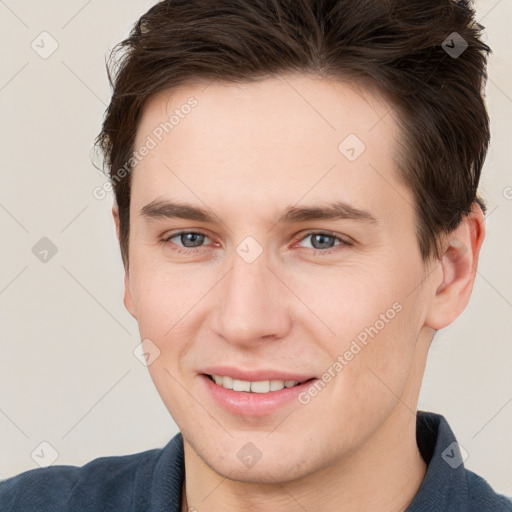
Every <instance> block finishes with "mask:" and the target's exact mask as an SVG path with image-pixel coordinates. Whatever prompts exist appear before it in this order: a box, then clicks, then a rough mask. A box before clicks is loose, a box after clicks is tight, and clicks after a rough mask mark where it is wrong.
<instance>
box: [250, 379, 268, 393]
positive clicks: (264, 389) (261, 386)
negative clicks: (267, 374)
mask: <svg viewBox="0 0 512 512" xmlns="http://www.w3.org/2000/svg"><path fill="white" fill-rule="evenodd" d="M251 391H252V392H253V393H268V392H269V391H270V381H269V380H262V381H259V382H251Z"/></svg>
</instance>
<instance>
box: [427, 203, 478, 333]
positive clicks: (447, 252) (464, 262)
mask: <svg viewBox="0 0 512 512" xmlns="http://www.w3.org/2000/svg"><path fill="white" fill-rule="evenodd" d="M484 238H485V219H484V216H483V212H482V210H481V208H480V206H479V205H478V204H477V203H474V204H473V208H472V211H471V213H470V214H469V215H468V216H464V217H463V219H462V221H461V223H460V224H459V226H458V227H457V228H456V229H455V230H454V231H452V232H451V233H450V234H449V235H447V236H446V239H445V241H444V246H443V251H442V256H441V258H440V259H439V261H438V264H439V265H440V268H441V270H442V280H441V282H437V283H433V289H432V293H431V296H430V305H429V310H428V312H427V317H426V320H425V325H427V326H429V327H431V328H432V329H435V330H438V329H442V328H444V327H446V326H448V325H450V324H451V323H452V322H453V321H454V320H455V319H456V318H457V317H458V316H459V315H460V314H461V313H462V312H463V311H464V309H465V308H466V306H467V304H468V302H469V299H470V297H471V292H472V290H473V284H474V282H475V277H476V270H477V265H478V257H479V253H480V248H481V246H482V243H483V241H484Z"/></svg>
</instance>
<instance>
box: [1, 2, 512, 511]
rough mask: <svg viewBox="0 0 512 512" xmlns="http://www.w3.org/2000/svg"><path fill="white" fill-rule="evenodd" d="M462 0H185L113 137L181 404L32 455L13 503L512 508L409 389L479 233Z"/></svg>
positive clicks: (474, 57)
mask: <svg viewBox="0 0 512 512" xmlns="http://www.w3.org/2000/svg"><path fill="white" fill-rule="evenodd" d="M473 22H474V13H473V11H472V10H471V8H470V7H469V6H468V5H467V3H466V2H458V3H454V2H451V1H448V0H437V1H434V2H422V1H421V2H420V1H412V2H411V1H401V0H399V1H392V2H387V3H384V2H380V1H378V0H364V1H360V0H359V1H351V0H338V1H335V0H331V1H329V0H294V1H291V0H266V1H264V0H257V1H254V0H253V1H251V2H249V1H248V0H217V1H215V2H202V1H200V0H187V1H186V2H185V1H178V0H169V1H163V2H160V3H159V4H158V5H155V6H154V7H153V8H152V9H150V11H149V12H148V13H147V14H145V15H144V16H143V17H142V18H141V19H140V20H139V22H138V23H137V24H136V26H135V28H134V29H133V31H132V33H131V35H130V37H129V38H128V39H127V40H126V41H124V42H123V43H122V45H121V48H122V49H124V50H125V52H124V55H123V57H122V59H121V60H120V61H119V63H118V67H117V68H116V72H115V74H114V76H113V85H114V92H113V97H112V101H111V103H110V105H109V107H108V111H107V113H106V118H105V121H104V125H103V129H102V132H101V134H100V136H99V138H98V142H99V144H100V146H101V147H102V149H103V150H104V152H105V157H106V159H105V160H106V164H107V166H108V168H109V172H110V177H111V181H112V184H113V186H114V192H115V196H116V203H115V206H114V209H113V216H114V221H115V224H116V228H117V233H118V238H119V242H120V246H121V253H122V256H123V262H124V265H125V271H126V272H125V298H124V302H125V305H126V307H127V309H128V311H129V312H130V313H131V314H132V315H133V316H134V318H136V320H137V322H138V325H139V329H140V334H141V339H142V340H143V341H142V344H143V347H144V349H145V353H146V357H147V359H148V363H149V366H148V367H149V371H150V374H151V377H152V379H153V381H154V383H155V385H156V388H157V390H158V392H159V394H160V396H161V398H162V400H163V401H164V403H165V405H166V406H167V408H168V410H169V412H170V414H171V415H172V417H173V418H174V420H175V422H176V424H177V425H178V426H179V428H180V434H178V435H177V436H176V437H175V438H173V439H172V440H171V441H170V443H169V444H168V445H167V446H166V447H165V448H164V449H163V450H151V451H148V452H143V453H140V454H135V455H129V456H124V457H109V458H101V459H96V460H94V461H92V462H90V463H89V464H87V465H85V466H84V467H82V468H74V467H66V466H55V467H51V468H48V469H44V470H43V469H39V470H33V471H30V472H26V473H23V474H21V475H19V476H17V477H14V478H11V479H9V480H7V481H4V482H2V483H1V484H0V510H2V512H3V511H21V510H38V511H50V510H52V511H64V510H81V511H83V510H88V511H89V510H90V511H92V510H116V511H117V510H123V511H124V510H130V511H142V510H148V511H152V512H156V511H162V512H163V511H167V512H169V511H177V512H179V511H182V512H183V511H187V510H189V511H198V512H202V511H208V512H218V511H223V512H231V511H241V510H243V511H245V510H248V511H266V512H267V511H284V512H287V511H298V510H307V511H323V512H334V511H358V512H359V511H383V512H387V511H389V512H394V511H409V512H413V511H414V512H419V511H445V510H446V511H450V512H453V511H475V512H476V511H479V512H480V511H493V512H496V511H498V512H499V511H510V510H511V509H512V504H511V501H510V499H509V498H506V497H505V496H501V495H499V494H497V493H495V492H494V491H493V490H492V488H491V487H490V486H489V485H488V484H487V483H486V482H485V480H484V479H483V478H481V477H479V476H477V475H476V474H474V473H472V472H471V471H468V470H466V469H465V468H464V464H463V461H462V459H463V457H462V454H461V451H460V449H459V446H458V444H457V442H456V439H455V437H454V435H453V432H452V431H451V429H450V427H449V426H448V424H447V422H446V420H445V418H444V417H442V416H440V415H437V414H434V413H427V412H424V411H417V401H418V395H419V391H420V386H421V380H422V376H423V371H424V367H425V363H426V359H427V354H428V350H429V346H430V343H431V341H432V338H433V336H434V334H435V332H436V331H437V330H439V329H442V328H444V327H446V326H448V325H450V324H451V323H452V322H453V321H454V320H455V319H456V318H457V317H458V316H459V315H460V314H461V313H462V311H463V310H464V308H465V307H466V305H467V303H468V301H469V298H470V295H471V291H472V287H473V283H474V279H475V273H476V268H477V264H478V256H479V251H480V248H481V246H482V243H483V240H484V236H485V224H484V216H483V212H484V211H485V206H484V203H483V201H482V200H481V199H480V198H479V197H478V195H477V187H478V182H479V177H480V171H481V168H482V164H483V161H484V158H485V154H486V150H487V146H488V143H489V126H488V118H487V113H486V108H485V104H484V101H483V98H482V91H483V85H484V81H485V67H486V55H487V52H488V51H489V48H488V47H487V46H486V45H485V44H484V43H482V41H481V40H480V38H479V37H480V29H481V27H480V26H478V25H476V24H474V23H473Z"/></svg>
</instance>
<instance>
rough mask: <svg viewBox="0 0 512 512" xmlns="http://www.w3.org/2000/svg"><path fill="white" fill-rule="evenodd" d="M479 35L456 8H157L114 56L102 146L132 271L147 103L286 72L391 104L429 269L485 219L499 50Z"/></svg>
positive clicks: (348, 1)
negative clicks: (446, 237)
mask: <svg viewBox="0 0 512 512" xmlns="http://www.w3.org/2000/svg"><path fill="white" fill-rule="evenodd" d="M482 29H483V27H482V26H481V25H480V24H478V23H476V21H475V13H474V11H473V9H472V8H471V7H470V5H469V3H468V2H466V1H452V0H430V1H428V2H425V1H424V0H387V1H384V0H214V1H204V0H164V1H162V2H159V3H158V4H156V5H155V6H153V7H152V8H151V9H150V10H149V11H148V12H147V13H146V14H144V15H143V16H142V17H141V18H140V19H139V20H138V21H137V23H136V24H135V26H134V27H133V29H132V31H131V33H130V35H129V37H128V38H127V39H126V40H124V41H122V42H121V43H119V44H118V45H117V47H116V48H115V49H114V50H113V52H112V54H111V56H110V60H109V63H108V65H107V71H108V76H109V80H110V83H111V85H112V88H113V95H112V99H111V102H110V105H109V106H108V108H107V111H106V114H105V119H104V122H103V126H102V131H101V133H100V134H99V135H98V137H97V139H96V144H97V145H99V147H100V149H101V150H102V151H103V154H104V157H105V159H104V165H106V166H107V168H108V172H109V175H110V179H111V181H112V184H113V189H114V193H115V198H116V202H117V205H118V208H119V218H120V246H121V254H122V257H123V263H124V265H125V267H126V269H128V240H129V231H130V214H129V208H130V186H131V174H132V173H131V172H126V164H127V162H130V158H131V156H132V154H133V151H134V141H135V136H136V131H137V126H138V121H139V119H140V117H141V113H142V110H143V108H144V105H145V103H146V101H147V100H148V98H149V97H150V96H152V95H154V94H155V93H157V92H160V91H163V90H165V89H168V90H170V91H172V90H173V89H175V88H176V87H178V86H180V85H184V84H187V83H193V82H198V81H212V80H213V81H221V82H239V83H240V82H242V83H243V82H250V81H255V80H261V79H264V78H266V77H272V76H275V75H277V74H279V73H285V72H291V73H297V72H298V73H308V74H315V75H318V76H322V77H325V78H331V79H334V80H343V81H347V80H349V81H352V82H354V83H360V84H361V83H362V84H368V85H370V86H371V87H376V88H377V90H378V91H380V92H381V93H383V95H384V96H385V97H386V98H387V99H388V100H389V101H390V103H391V105H393V107H394V109H395V111H396V112H397V114H398V121H399V125H400V133H401V141H400V147H401V151H400V155H399V158H398V159H397V167H398V169H399V177H400V178H401V179H402V181H403V182H404V183H406V184H407V185H408V187H409V188H410V189H411V190H412V192H413V196H414V199H415V211H416V230H417V238H418V244H419V247H420V250H421V254H422V257H423V260H424V261H427V260H428V259H430V258H431V257H439V256H440V247H439V244H438V242H439V235H440V234H441V233H443V232H444V233H449V232H450V231H452V230H453V229H455V228H456V227H457V225H458V224H459V223H460V221H461V219H462V216H463V215H467V214H469V213H470V211H471V207H472V204H473V202H474V201H477V202H478V203H479V204H480V206H481V207H482V209H483V210H484V212H485V210H486V207H485V203H484V201H483V200H482V199H481V198H479V197H478V195H477V188H478V182H479V179H480V173H481V169H482V166H483V162H484V159H485V155H486V153H487V148H488V145H489V139H490V130H489V118H488V114H487V110H486V106H485V102H484V99H483V89H484V86H485V83H486V79H487V71H486V67H487V55H488V53H489V52H490V48H489V47H488V46H487V45H486V44H484V43H483V42H482V40H481V39H480V35H481V31H482ZM466 45H467V47H466ZM450 49H452V50H451V51H450ZM462 50H463V52H462V53H461V54H460V52H461V51H462ZM454 52H455V53H454ZM118 53H122V55H121V58H120V59H118V60H117V61H116V62H114V61H115V57H117V55H118ZM120 169H124V170H125V172H123V173H122V176H123V179H119V174H117V170H120ZM113 178H115V179H113Z"/></svg>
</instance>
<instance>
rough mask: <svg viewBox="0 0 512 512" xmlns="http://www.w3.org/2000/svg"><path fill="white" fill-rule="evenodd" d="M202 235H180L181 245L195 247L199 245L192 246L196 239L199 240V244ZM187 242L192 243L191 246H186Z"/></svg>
mask: <svg viewBox="0 0 512 512" xmlns="http://www.w3.org/2000/svg"><path fill="white" fill-rule="evenodd" d="M203 236H204V235H201V234H200V233H185V234H184V235H181V243H182V244H183V245H184V246H185V247H197V246H198V245H200V243H199V244H196V245H194V242H197V239H198V238H199V242H202V238H201V237H203ZM189 242H192V245H188V243H189Z"/></svg>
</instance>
